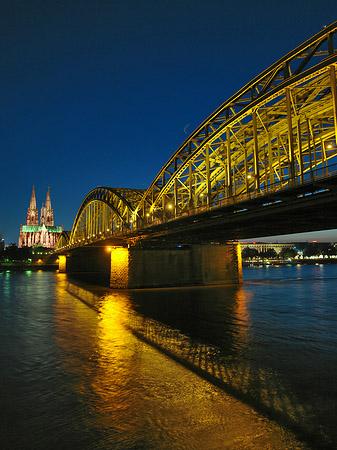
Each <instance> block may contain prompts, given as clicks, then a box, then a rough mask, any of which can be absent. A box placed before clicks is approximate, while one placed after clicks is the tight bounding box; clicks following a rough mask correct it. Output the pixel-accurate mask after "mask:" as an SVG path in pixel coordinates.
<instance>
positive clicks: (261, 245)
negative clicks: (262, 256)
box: [241, 242, 294, 255]
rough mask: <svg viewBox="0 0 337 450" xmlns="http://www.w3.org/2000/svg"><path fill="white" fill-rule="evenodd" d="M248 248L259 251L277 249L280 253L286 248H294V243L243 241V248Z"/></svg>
mask: <svg viewBox="0 0 337 450" xmlns="http://www.w3.org/2000/svg"><path fill="white" fill-rule="evenodd" d="M246 247H248V248H254V249H256V250H257V251H258V252H259V253H263V252H266V251H267V250H269V249H271V248H272V249H273V250H275V252H276V253H277V254H278V255H279V254H280V253H281V251H282V250H283V249H284V248H294V244H284V243H277V244H274V243H269V242H241V250H243V249H245V248H246Z"/></svg>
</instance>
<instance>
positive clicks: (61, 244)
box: [55, 231, 70, 251]
mask: <svg viewBox="0 0 337 450" xmlns="http://www.w3.org/2000/svg"><path fill="white" fill-rule="evenodd" d="M69 239H70V231H62V233H61V234H60V236H59V238H58V240H57V243H56V247H55V250H56V251H58V250H62V249H63V248H66V247H67V246H68V245H69Z"/></svg>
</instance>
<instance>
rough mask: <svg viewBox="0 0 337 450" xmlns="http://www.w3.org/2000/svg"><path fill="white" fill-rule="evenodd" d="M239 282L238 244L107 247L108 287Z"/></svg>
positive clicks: (239, 254) (240, 278)
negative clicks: (109, 262)
mask: <svg viewBox="0 0 337 450" xmlns="http://www.w3.org/2000/svg"><path fill="white" fill-rule="evenodd" d="M241 282H242V266H241V252H240V248H239V244H237V243H231V244H223V245H192V246H184V247H175V248H167V249H163V248H154V249H146V248H137V247H135V248H123V247H113V248H112V249H111V271H110V287H111V288H115V289H135V288H152V287H170V286H171V287H172V286H207V285H217V284H233V283H241Z"/></svg>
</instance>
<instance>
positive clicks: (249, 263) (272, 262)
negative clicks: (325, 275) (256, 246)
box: [242, 258, 337, 267]
mask: <svg viewBox="0 0 337 450" xmlns="http://www.w3.org/2000/svg"><path fill="white" fill-rule="evenodd" d="M317 264H337V258H314V259H311V258H310V259H309V258H303V259H286V260H285V259H266V260H243V261H242V266H243V267H261V266H275V267H277V266H288V265H290V266H297V265H311V266H312V265H317Z"/></svg>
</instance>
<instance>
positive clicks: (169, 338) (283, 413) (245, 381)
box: [126, 314, 335, 450]
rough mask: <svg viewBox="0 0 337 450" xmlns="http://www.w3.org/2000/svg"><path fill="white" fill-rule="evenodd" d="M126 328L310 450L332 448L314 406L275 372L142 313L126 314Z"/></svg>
mask: <svg viewBox="0 0 337 450" xmlns="http://www.w3.org/2000/svg"><path fill="white" fill-rule="evenodd" d="M126 325H127V327H128V328H129V329H130V330H131V332H132V333H133V334H135V335H136V336H137V337H138V338H140V339H141V340H143V341H145V342H147V343H148V344H150V345H152V346H154V347H155V348H157V349H158V350H160V351H162V352H163V353H165V354H166V355H167V356H169V357H171V358H173V359H174V360H176V361H178V362H179V363H181V364H183V365H184V366H185V367H187V368H189V369H190V370H192V371H193V372H195V373H197V374H198V375H199V376H201V377H203V378H205V379H207V380H208V381H210V382H211V383H213V384H214V385H216V386H217V387H219V388H221V389H223V390H224V391H225V392H227V393H229V394H230V395H233V396H234V397H236V398H238V399H239V400H241V401H243V402H244V403H246V404H248V405H250V406H252V407H253V408H254V409H256V410H257V411H259V412H261V413H263V414H265V415H266V416H268V417H269V418H271V419H273V420H276V421H277V422H279V423H280V424H282V425H284V426H286V427H288V428H289V429H291V430H292V431H293V432H294V433H295V434H296V435H297V436H298V438H299V439H301V440H303V441H304V442H305V443H306V444H308V445H309V446H310V447H312V448H313V449H318V448H319V449H327V450H328V449H329V450H330V449H331V450H332V449H334V448H335V446H334V445H333V443H332V442H330V440H329V438H327V437H326V436H325V435H324V433H322V432H321V430H320V429H317V424H316V425H315V420H314V416H315V411H314V408H313V406H311V405H303V403H301V402H300V401H299V400H298V399H297V398H296V396H295V395H294V394H290V393H289V391H288V389H287V388H286V386H285V385H283V383H282V381H281V380H280V379H279V378H278V376H277V374H275V372H273V371H268V370H266V369H262V368H259V367H253V366H252V365H251V364H249V363H245V362H244V361H238V360H235V359H234V358H233V357H226V356H224V355H223V354H222V351H221V349H220V348H218V347H216V346H214V345H210V344H206V343H201V342H198V341H197V340H193V339H191V338H189V337H188V336H185V335H183V334H182V333H181V332H180V331H179V330H175V329H172V328H170V327H169V326H167V325H165V324H163V323H160V322H158V321H155V320H153V319H150V318H149V317H145V316H142V315H141V314H130V315H128V317H127V319H126Z"/></svg>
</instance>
